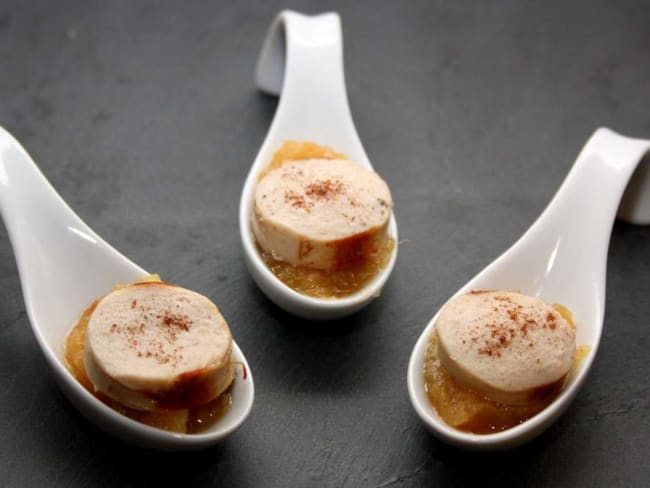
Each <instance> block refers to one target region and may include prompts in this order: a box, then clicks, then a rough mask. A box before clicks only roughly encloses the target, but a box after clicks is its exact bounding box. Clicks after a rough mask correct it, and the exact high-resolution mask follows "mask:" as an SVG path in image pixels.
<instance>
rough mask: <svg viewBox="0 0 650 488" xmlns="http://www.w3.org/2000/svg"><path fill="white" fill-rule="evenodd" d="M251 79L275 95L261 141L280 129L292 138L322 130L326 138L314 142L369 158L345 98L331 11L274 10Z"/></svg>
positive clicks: (340, 47) (337, 23)
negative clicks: (270, 120)
mask: <svg viewBox="0 0 650 488" xmlns="http://www.w3.org/2000/svg"><path fill="white" fill-rule="evenodd" d="M256 81H257V86H258V88H259V89H260V90H262V91H264V92H266V93H269V94H271V95H280V102H279V105H278V108H277V110H276V113H275V117H274V119H273V123H272V124H271V127H270V129H269V132H268V135H267V137H266V140H265V143H264V145H267V142H270V141H277V140H278V138H279V137H278V135H280V134H292V135H293V137H295V138H296V139H297V140H310V137H313V134H326V137H327V140H321V141H314V142H318V143H320V144H325V145H328V146H331V147H333V148H335V149H336V150H340V151H342V152H345V153H346V154H347V156H348V157H350V159H352V160H353V161H356V162H358V163H360V164H364V165H368V164H369V163H368V157H367V155H366V153H365V151H364V149H363V146H362V145H361V141H360V140H359V136H358V134H357V131H356V128H355V127H354V123H353V121H352V115H351V113H350V106H349V104H348V97H347V92H346V88H345V75H344V69H343V36H342V33H341V20H340V18H339V16H338V14H337V13H334V12H330V13H325V14H321V15H316V16H307V15H303V14H299V13H297V12H293V11H290V10H285V11H283V12H281V13H280V14H278V16H277V17H276V18H275V20H274V21H273V23H272V24H271V27H270V28H269V32H268V34H267V37H266V39H265V41H264V45H263V46H262V50H261V53H260V57H259V60H258V63H257V69H256ZM351 135H352V137H351ZM263 149H264V146H263ZM263 149H262V151H263ZM276 149H277V148H276Z"/></svg>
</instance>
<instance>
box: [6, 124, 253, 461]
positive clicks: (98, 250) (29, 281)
mask: <svg viewBox="0 0 650 488" xmlns="http://www.w3.org/2000/svg"><path fill="white" fill-rule="evenodd" d="M0 213H2V218H3V219H4V222H5V226H6V228H7V232H8V234H9V238H10V240H11V245H12V247H13V250H14V254H15V256H16V263H17V267H18V274H19V275H20V281H21V285H22V291H23V297H24V300H25V308H26V309H27V315H28V317H29V321H30V322H31V325H32V330H33V332H34V335H35V336H36V340H37V342H38V345H39V346H40V348H41V351H42V352H43V355H44V356H45V359H46V360H47V363H48V364H49V365H50V367H51V368H52V371H53V372H54V378H55V380H56V381H57V383H58V384H59V386H60V387H61V390H62V391H63V393H64V394H65V395H66V396H67V397H68V398H69V399H70V401H71V402H72V404H73V405H74V406H75V407H77V409H79V411H80V412H81V413H82V414H84V415H85V416H86V417H87V418H88V419H89V420H90V421H91V422H93V423H95V424H96V425H97V426H99V427H100V428H102V429H103V430H105V431H106V432H108V433H109V434H111V435H114V436H115V437H118V438H120V439H122V440H124V441H127V442H129V443H132V444H135V445H138V446H141V447H147V448H153V449H161V450H174V451H180V450H191V449H199V448H203V447H207V446H209V445H211V444H215V443H216V442H218V441H219V440H221V439H223V438H224V437H226V436H227V435H228V434H230V433H231V432H232V431H234V430H235V429H236V428H237V427H239V426H240V425H241V424H242V422H243V421H244V420H245V419H246V417H247V416H248V413H249V412H250V410H251V407H252V405H253V397H254V386H253V377H252V375H251V374H250V367H249V366H248V363H247V362H246V358H245V357H244V354H243V353H242V351H241V350H240V349H239V347H238V346H237V344H233V351H232V357H233V360H234V361H239V362H241V363H242V364H243V365H244V367H245V369H246V371H247V372H248V375H247V376H246V378H245V379H244V377H243V376H242V374H240V373H237V374H236V378H235V384H234V387H233V389H232V406H231V408H230V410H229V411H228V412H227V413H226V414H225V416H224V417H223V418H222V419H221V420H219V421H218V422H216V423H215V424H214V425H213V426H212V427H210V428H209V429H208V430H207V431H206V432H203V433H200V434H177V433H171V432H167V431H164V430H160V429H156V428H153V427H149V426H147V425H144V424H141V423H139V422H136V421H135V420H131V419H129V418H127V417H125V416H123V415H121V414H119V413H117V412H116V411H114V410H112V409H111V408H109V407H108V406H106V405H105V404H104V403H102V402H101V401H99V400H98V399H97V398H95V397H94V396H93V395H92V394H90V393H89V392H88V391H87V390H86V389H85V388H84V387H82V386H81V384H79V382H78V381H77V380H76V379H75V378H74V377H73V376H72V374H70V371H69V370H68V368H67V367H66V365H65V362H64V359H63V351H64V344H65V340H66V337H67V335H68V333H69V332H70V329H71V328H72V326H73V325H74V323H75V322H76V321H77V320H78V319H79V316H80V315H81V313H82V311H83V310H84V309H85V308H86V307H88V305H90V303H91V302H92V301H93V300H95V299H96V298H97V297H99V296H101V295H103V294H105V293H107V292H109V291H110V290H111V289H112V288H113V286H114V285H115V284H117V283H129V282H133V281H135V280H137V279H139V278H141V277H142V276H144V275H146V274H148V273H147V272H146V271H145V270H143V269H142V268H140V267H139V266H137V265H136V264H134V263H132V262H131V261H129V260H128V259H127V258H125V257H124V256H122V255H121V254H120V253H119V252H118V251H116V250H115V249H113V248H112V247H110V246H109V245H108V244H107V243H106V242H104V241H103V240H102V239H101V238H100V237H99V236H98V235H97V234H95V233H94V232H93V231H92V230H91V229H90V228H89V227H88V226H87V225H86V224H84V223H83V222H82V221H81V219H79V217H77V215H76V214H75V213H74V212H73V211H72V210H71V209H70V207H68V205H67V204H66V203H65V202H64V201H63V199H62V198H61V197H60V196H59V195H58V194H57V193H56V191H55V190H54V188H52V186H51V185H50V183H49V182H48V181H47V180H46V179H45V177H44V176H43V174H42V173H41V171H40V170H39V169H38V167H37V166H36V164H35V163H34V161H33V160H32V159H31V158H30V156H29V155H28V154H27V152H26V151H25V150H24V149H23V147H22V146H21V145H20V144H19V143H18V141H16V140H15V139H14V138H13V137H12V136H11V135H10V134H9V133H8V132H7V131H6V130H4V129H3V128H1V127H0Z"/></svg>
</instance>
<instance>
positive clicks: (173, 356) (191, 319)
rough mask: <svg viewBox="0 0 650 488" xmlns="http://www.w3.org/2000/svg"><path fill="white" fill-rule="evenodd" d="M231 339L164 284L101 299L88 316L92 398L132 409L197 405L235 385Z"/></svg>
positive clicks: (208, 308) (210, 307) (201, 303)
mask: <svg viewBox="0 0 650 488" xmlns="http://www.w3.org/2000/svg"><path fill="white" fill-rule="evenodd" d="M231 351H232V336H231V334H230V330H229V328H228V325H227V324H226V321H225V320H224V318H223V317H222V316H221V314H220V313H219V310H218V309H217V307H216V306H215V305H214V303H212V302H211V301H210V300H209V299H208V298H206V297H204V296H203V295H200V294H198V293H195V292H193V291H190V290H186V289H184V288H181V287H178V286H173V285H169V284H166V283H136V284H133V285H129V286H126V287H124V288H120V289H117V290H114V291H112V292H111V293H109V294H108V295H106V296H104V297H103V298H102V299H101V300H100V301H99V303H98V304H97V306H96V308H95V310H94V311H93V312H92V315H91V316H90V320H89V322H88V329H87V333H86V344H85V355H84V364H85V367H86V371H87V374H88V377H89V379H90V381H91V382H92V383H93V386H94V387H95V389H96V390H99V391H100V392H102V393H103V394H105V395H106V396H108V397H110V398H112V399H113V400H115V401H117V402H119V403H121V404H122V405H125V406H127V407H130V408H134V409H136V410H145V411H166V410H176V409H180V408H192V407H196V406H200V405H203V404H205V403H207V402H209V401H211V400H213V399H214V398H216V397H217V396H218V395H220V394H221V393H222V392H223V391H224V390H225V389H226V388H227V387H228V386H229V385H230V383H231V382H232V380H233V378H234V368H233V364H232V363H231V362H230V354H231Z"/></svg>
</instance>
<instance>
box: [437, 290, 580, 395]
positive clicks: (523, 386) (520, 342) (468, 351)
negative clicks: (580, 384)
mask: <svg viewBox="0 0 650 488" xmlns="http://www.w3.org/2000/svg"><path fill="white" fill-rule="evenodd" d="M435 331H436V335H437V342H438V356H439V358H440V362H441V365H442V367H443V368H444V370H445V371H446V372H447V373H448V374H449V375H450V376H451V377H452V378H454V379H455V380H456V381H458V382H459V383H461V384H463V385H465V386H467V387H469V388H471V389H474V390H475V391H477V392H479V393H481V394H483V395H485V396H486V397H487V398H489V399H491V400H494V401H497V402H502V403H508V404H522V403H527V402H528V401H530V399H531V398H533V397H534V396H535V394H536V393H540V392H541V391H543V389H544V388H550V387H553V386H556V385H557V383H558V382H559V381H562V380H563V378H564V377H565V375H566V374H567V373H568V371H569V370H570V368H571V366H572V365H573V361H574V357H575V350H576V342H575V328H574V326H573V325H572V324H571V323H569V321H567V320H566V319H565V318H564V317H562V315H561V314H560V313H559V312H558V311H557V310H556V309H555V308H553V307H552V306H551V305H548V304H547V303H545V302H544V301H542V300H541V299H539V298H536V297H529V296H526V295H522V294H521V293H515V292H504V291H480V292H471V293H469V294H467V295H461V296H458V297H455V298H453V299H451V300H450V301H449V302H448V303H447V305H445V307H444V308H443V310H442V311H441V313H440V316H439V317H438V320H437V322H436V327H435Z"/></svg>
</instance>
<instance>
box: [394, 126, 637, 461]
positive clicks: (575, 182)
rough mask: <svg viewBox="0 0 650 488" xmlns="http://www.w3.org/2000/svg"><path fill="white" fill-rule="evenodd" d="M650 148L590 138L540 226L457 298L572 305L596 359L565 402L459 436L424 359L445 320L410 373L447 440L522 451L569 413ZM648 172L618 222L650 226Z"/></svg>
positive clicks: (609, 137) (426, 411)
mask: <svg viewBox="0 0 650 488" xmlns="http://www.w3.org/2000/svg"><path fill="white" fill-rule="evenodd" d="M648 150H650V141H646V140H641V139H630V138H627V137H623V136H621V135H618V134H616V133H614V132H612V131H611V130H609V129H604V128H602V129H598V130H597V131H596V132H595V133H594V134H593V135H592V136H591V138H590V139H589V141H588V142H587V144H586V145H585V147H584V148H583V149H582V152H581V153H580V155H579V156H578V159H577V160H576V162H575V164H574V165H573V167H572V168H571V170H570V171H569V173H568V175H567V177H566V179H565V180H564V182H563V183H562V185H561V186H560V188H559V190H558V191H557V193H556V194H555V196H554V197H553V199H552V200H551V202H550V203H549V205H548V206H547V207H546V209H545V210H544V212H542V214H541V216H540V217H539V218H538V219H537V221H536V222H535V223H534V224H533V225H532V226H531V227H530V228H529V229H528V231H527V232H526V233H525V234H524V235H523V236H522V237H521V238H520V239H519V240H518V241H517V242H516V243H515V244H514V245H513V246H512V247H511V248H510V249H508V250H507V251H506V252H505V253H503V254H502V255H501V256H500V257H499V258H498V259H496V260H495V261H494V262H493V263H492V264H490V265H489V266H488V267H487V268H485V269H484V270H483V271H481V272H480V273H479V274H478V275H477V276H475V277H474V278H473V279H472V280H471V281H470V282H469V283H467V284H466V285H465V286H463V287H462V288H461V289H460V290H458V291H457V292H456V294H455V295H454V296H456V295H460V294H464V293H468V292H470V291H472V290H517V291H520V292H521V293H524V294H526V295H533V296H539V297H540V298H542V299H543V300H545V301H546V302H548V303H559V304H562V305H564V306H566V307H567V308H568V309H569V310H570V311H571V312H572V313H573V316H574V320H575V322H576V324H577V331H576V332H577V334H576V343H577V345H578V346H582V345H584V346H587V347H588V349H589V352H588V354H587V356H586V357H585V358H584V360H583V361H582V363H581V364H580V365H579V366H578V367H577V368H576V369H575V370H574V371H572V372H571V373H570V375H569V377H568V379H567V382H566V384H565V386H564V388H563V390H562V391H561V393H560V395H559V396H558V397H557V398H556V399H555V400H554V401H553V402H552V403H551V405H549V406H548V407H547V408H546V409H544V410H543V411H542V412H540V413H539V414H537V415H536V416H534V417H532V418H531V419H529V420H527V421H525V422H523V423H521V424H519V425H517V426H516V427H513V428H511V429H508V430H505V431H502V432H498V433H494V434H487V435H476V434H471V433H466V432H461V431H459V430H456V429H454V428H452V427H450V426H449V425H447V424H446V423H445V422H444V421H443V420H442V419H441V418H440V417H439V416H438V415H437V413H436V412H435V410H434V409H433V407H432V406H431V405H430V403H429V400H428V398H427V394H426V391H425V387H424V378H423V360H424V350H425V347H426V344H427V341H428V339H429V337H430V336H431V334H432V333H433V331H434V327H435V323H436V319H437V318H438V315H439V313H440V312H439V311H438V313H437V314H436V315H435V316H434V317H433V318H432V319H431V321H430V322H429V324H428V325H427V327H426V328H425V329H424V332H423V333H422V335H421V336H420V338H419V339H418V341H417V343H416V345H415V348H414V349H413V353H412V354H411V359H410V362H409V366H408V375H407V382H408V390H409V395H410V398H411V403H412V404H413V408H414V409H415V411H416V412H417V414H418V415H419V416H420V418H421V419H422V421H423V422H424V423H425V425H426V426H427V427H428V428H429V429H430V430H431V431H432V432H433V434H434V435H436V436H437V437H438V438H440V439H441V440H443V441H445V442H447V443H449V444H452V445H455V446H459V447H464V448H468V449H475V450H497V449H505V448H510V447H514V446H517V445H519V444H522V443H524V442H527V441H528V440H530V439H532V438H533V437H535V436H536V435H538V434H540V433H541V432H542V431H543V430H544V429H546V428H547V427H548V426H549V425H550V424H551V423H552V422H553V421H554V420H555V419H557V418H558V416H559V415H560V414H561V413H562V412H563V411H564V410H565V409H566V408H567V407H568V405H569V403H570V402H571V401H572V400H573V398H574V397H575V395H576V394H577V393H578V390H579V388H580V386H581V385H582V384H583V383H584V381H585V378H586V377H587V373H588V371H589V369H590V368H591V365H592V364H593V361H594V357H595V355H596V352H597V350H598V344H599V342H600V336H601V331H602V327H603V316H604V312H605V281H606V270H607V249H608V246H609V238H610V235H611V231H612V226H613V224H614V220H615V218H616V211H617V208H619V203H621V197H622V196H623V192H624V190H625V188H626V185H627V183H628V181H629V180H630V178H631V176H632V174H633V173H634V170H635V168H636V167H637V166H638V164H639V162H640V161H641V159H642V158H643V156H644V154H645V153H646V152H647V151H648ZM642 169H643V167H640V168H639V171H637V173H636V174H635V176H634V178H633V181H632V184H631V185H630V189H629V190H628V193H626V195H625V197H624V198H623V204H622V205H621V206H620V212H619V215H620V216H621V217H623V218H626V219H627V220H629V221H631V222H633V223H644V224H647V223H650V199H649V197H650V180H649V178H648V175H647V173H644V172H642V171H641V170H642Z"/></svg>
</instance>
